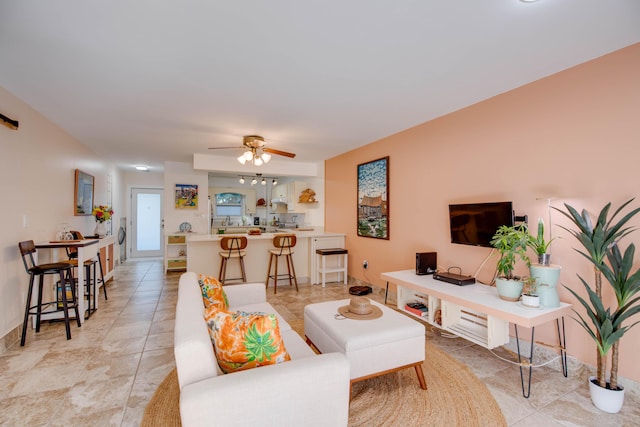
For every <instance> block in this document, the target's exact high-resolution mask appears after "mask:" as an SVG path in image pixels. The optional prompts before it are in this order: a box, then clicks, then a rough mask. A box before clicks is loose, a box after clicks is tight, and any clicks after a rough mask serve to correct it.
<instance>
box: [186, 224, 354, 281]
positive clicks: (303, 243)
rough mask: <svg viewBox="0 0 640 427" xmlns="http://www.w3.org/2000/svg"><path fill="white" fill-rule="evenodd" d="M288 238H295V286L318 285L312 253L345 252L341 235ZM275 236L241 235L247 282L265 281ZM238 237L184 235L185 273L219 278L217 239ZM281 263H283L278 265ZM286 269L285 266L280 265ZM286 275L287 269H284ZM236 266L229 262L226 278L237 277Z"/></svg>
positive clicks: (316, 233)
mask: <svg viewBox="0 0 640 427" xmlns="http://www.w3.org/2000/svg"><path fill="white" fill-rule="evenodd" d="M290 232H291V234H294V235H295V236H296V238H297V243H296V246H295V248H294V254H293V262H294V265H295V270H296V275H297V277H298V283H307V282H311V283H318V282H317V279H316V277H317V274H316V262H315V260H316V258H315V250H316V249H323V248H330V247H332V248H336V247H338V248H344V244H345V235H344V233H327V232H323V231H297V230H296V229H292V230H291V231H290ZM277 234H284V233H283V232H278V233H262V234H260V235H250V234H240V235H242V236H246V237H247V240H248V244H247V248H246V249H245V251H246V253H247V255H246V256H245V258H244V263H245V266H246V273H247V282H264V281H265V280H266V278H267V266H268V264H269V252H268V251H269V249H272V248H273V238H274V236H276V235H277ZM231 235H238V234H193V235H187V271H193V272H195V273H201V274H207V275H211V276H214V277H217V276H218V272H219V270H220V251H221V249H220V239H221V238H222V237H225V236H231ZM281 262H283V263H284V260H283V261H281ZM283 265H286V264H283ZM283 268H284V270H281V271H286V266H285V267H283ZM240 276H241V273H240V266H239V263H238V262H233V261H232V262H230V263H229V264H228V266H227V277H228V278H230V277H240Z"/></svg>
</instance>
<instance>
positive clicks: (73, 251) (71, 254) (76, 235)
mask: <svg viewBox="0 0 640 427" xmlns="http://www.w3.org/2000/svg"><path fill="white" fill-rule="evenodd" d="M71 235H72V236H73V238H74V239H76V240H84V239H85V236H83V235H82V233H81V232H79V231H71ZM96 238H97V236H96ZM67 255H69V258H77V257H78V251H77V250H76V249H74V248H71V250H69V251H67ZM92 260H94V261H97V263H98V268H99V270H100V279H98V278H97V277H96V288H99V283H102V290H103V291H104V299H105V300H108V299H109V298H108V297H107V284H106V283H105V281H104V270H103V269H102V257H101V256H100V249H98V252H96V257H95V258H93V259H92Z"/></svg>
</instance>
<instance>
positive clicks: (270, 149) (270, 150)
mask: <svg viewBox="0 0 640 427" xmlns="http://www.w3.org/2000/svg"><path fill="white" fill-rule="evenodd" d="M262 151H264V152H265V153H271V154H277V155H278V156H285V157H290V158H292V159H293V158H294V157H295V156H296V155H295V154H293V153H287V152H286V151H280V150H275V149H273V148H267V147H262Z"/></svg>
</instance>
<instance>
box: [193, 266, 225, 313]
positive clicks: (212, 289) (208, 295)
mask: <svg viewBox="0 0 640 427" xmlns="http://www.w3.org/2000/svg"><path fill="white" fill-rule="evenodd" d="M198 283H199V284H200V289H201V290H202V302H203V303H204V306H205V308H208V307H209V306H211V305H215V306H217V307H219V308H222V309H227V308H229V301H228V300H227V295H226V294H225V292H224V289H222V283H220V282H219V281H218V279H216V278H215V277H211V276H207V275H205V274H199V275H198Z"/></svg>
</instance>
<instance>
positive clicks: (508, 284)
mask: <svg viewBox="0 0 640 427" xmlns="http://www.w3.org/2000/svg"><path fill="white" fill-rule="evenodd" d="M523 287H524V284H523V283H522V281H520V280H508V279H502V278H500V277H496V289H497V290H498V296H499V297H500V299H503V300H505V301H514V302H515V301H518V300H519V299H520V295H521V294H522V288H523Z"/></svg>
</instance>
